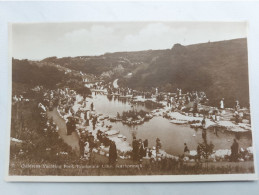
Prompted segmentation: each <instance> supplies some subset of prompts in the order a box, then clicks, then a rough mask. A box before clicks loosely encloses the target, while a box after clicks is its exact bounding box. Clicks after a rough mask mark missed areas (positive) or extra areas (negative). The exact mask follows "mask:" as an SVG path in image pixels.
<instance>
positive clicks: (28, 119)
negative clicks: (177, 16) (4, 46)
mask: <svg viewBox="0 0 259 195" xmlns="http://www.w3.org/2000/svg"><path fill="white" fill-rule="evenodd" d="M247 42H248V41H247V23H246V22H70V23H12V24H10V26H9V58H10V85H11V86H10V87H11V89H12V90H11V95H10V118H11V119H10V127H9V130H10V133H9V137H8V140H9V142H8V148H9V153H8V157H7V161H8V163H7V168H6V180H7V181H31V182H34V181H39V182H44V181H45V182H51V181H53V182H170V181H172V182H182V181H189V182H190V181H231V180H232V181H233V180H256V179H257V174H256V167H255V151H254V141H253V130H254V129H253V127H252V126H251V123H252V120H251V112H250V101H249V74H248V49H247ZM9 130H8V131H9Z"/></svg>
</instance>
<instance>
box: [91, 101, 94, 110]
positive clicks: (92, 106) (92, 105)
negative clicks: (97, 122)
mask: <svg viewBox="0 0 259 195" xmlns="http://www.w3.org/2000/svg"><path fill="white" fill-rule="evenodd" d="M93 110H94V103H93V102H92V103H91V111H93Z"/></svg>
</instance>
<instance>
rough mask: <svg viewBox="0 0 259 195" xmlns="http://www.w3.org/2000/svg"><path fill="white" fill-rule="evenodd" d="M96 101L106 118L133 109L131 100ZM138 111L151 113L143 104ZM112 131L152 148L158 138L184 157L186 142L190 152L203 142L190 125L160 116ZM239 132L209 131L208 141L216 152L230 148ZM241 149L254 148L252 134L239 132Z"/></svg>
mask: <svg viewBox="0 0 259 195" xmlns="http://www.w3.org/2000/svg"><path fill="white" fill-rule="evenodd" d="M89 101H93V103H94V107H95V110H96V112H97V113H102V114H104V115H110V116H116V115H117V112H119V114H121V113H122V112H123V111H127V110H131V109H133V107H132V105H131V104H130V103H129V102H128V101H127V100H125V99H124V100H123V101H122V100H119V99H118V98H115V97H108V96H106V95H101V94H93V98H91V99H89ZM134 109H135V110H141V109H142V110H145V111H151V109H148V108H146V107H145V105H144V104H143V103H139V104H138V105H135V106H134ZM111 124H112V126H113V127H112V129H115V130H119V131H120V134H122V135H124V136H126V137H127V141H128V142H129V143H132V138H133V136H134V135H135V136H136V138H137V139H142V140H145V139H148V142H149V147H152V146H155V144H156V138H159V139H160V140H161V144H162V149H163V150H165V151H166V152H167V153H169V154H173V155H179V154H183V149H184V143H185V142H186V143H187V145H188V147H189V149H190V150H196V148H197V145H198V143H199V142H200V143H201V142H202V130H201V129H198V130H195V129H193V128H190V125H188V124H186V125H176V124H173V123H170V120H168V119H166V118H163V117H162V116H156V117H154V118H152V119H151V120H149V121H148V122H145V123H144V124H142V125H136V126H128V125H124V124H122V122H115V123H111ZM234 138H236V133H234V132H229V131H222V130H219V131H218V133H217V135H215V134H214V132H213V130H207V140H208V142H209V143H210V142H212V143H213V144H214V146H215V148H214V150H218V149H230V147H231V145H232V143H233V139H234ZM238 143H239V147H242V148H247V147H250V146H251V145H252V137H251V133H250V132H246V133H239V139H238Z"/></svg>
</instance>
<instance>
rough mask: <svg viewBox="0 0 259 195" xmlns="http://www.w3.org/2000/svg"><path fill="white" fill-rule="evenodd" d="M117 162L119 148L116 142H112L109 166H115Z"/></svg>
mask: <svg viewBox="0 0 259 195" xmlns="http://www.w3.org/2000/svg"><path fill="white" fill-rule="evenodd" d="M116 160H117V148H116V144H115V142H113V141H111V143H110V148H109V164H110V165H115V162H116Z"/></svg>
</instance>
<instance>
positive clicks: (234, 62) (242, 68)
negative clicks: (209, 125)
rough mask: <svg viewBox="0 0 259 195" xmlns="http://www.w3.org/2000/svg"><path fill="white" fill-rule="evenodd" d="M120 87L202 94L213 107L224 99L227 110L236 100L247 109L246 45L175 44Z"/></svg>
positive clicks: (232, 42)
mask: <svg viewBox="0 0 259 195" xmlns="http://www.w3.org/2000/svg"><path fill="white" fill-rule="evenodd" d="M123 83H124V84H125V85H128V86H130V87H132V88H150V87H152V86H157V87H159V88H160V89H161V90H162V91H172V90H173V91H174V90H176V88H182V89H183V91H184V92H186V91H191V90H202V91H205V92H206V93H207V95H208V97H209V99H210V103H211V104H214V105H216V104H217V103H218V101H219V100H220V99H221V98H222V97H224V98H225V100H226V104H227V105H228V106H232V105H233V103H234V101H235V100H236V99H238V100H239V101H240V103H241V105H243V106H248V105H249V86H248V58H247V41H246V39H236V40H230V41H221V42H213V43H204V44H196V45H190V46H182V45H180V44H176V45H174V46H173V48H172V49H171V50H170V51H167V50H165V52H164V53H163V54H162V55H159V57H158V58H156V60H154V61H152V62H151V63H150V64H149V66H147V67H145V68H142V69H140V70H138V71H137V72H136V73H135V74H134V75H133V77H132V78H130V79H127V80H126V81H124V82H123Z"/></svg>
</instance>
